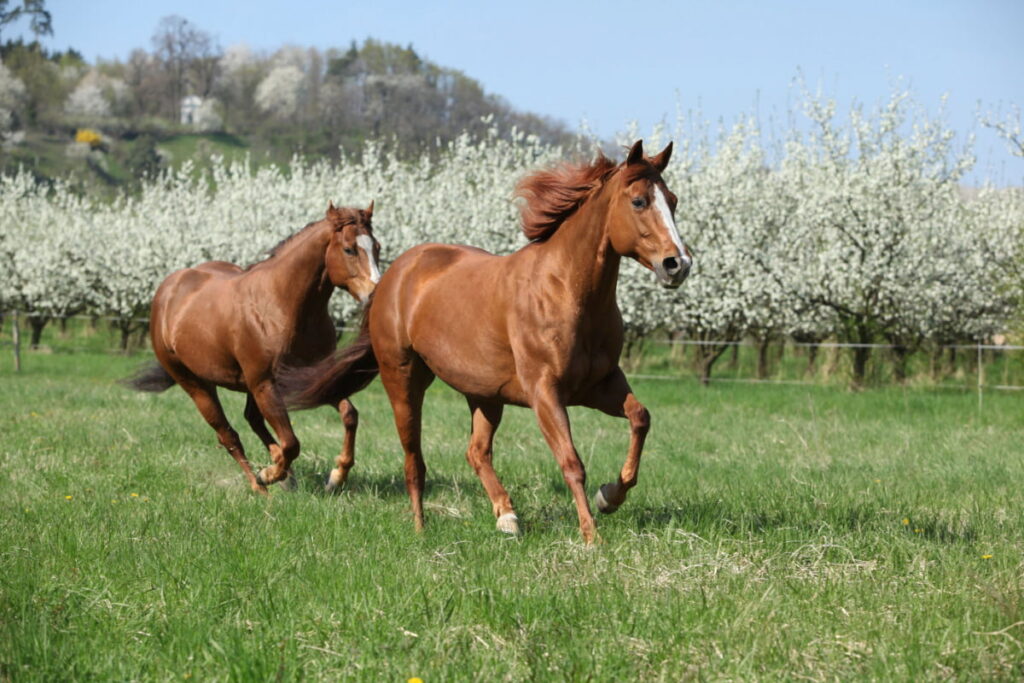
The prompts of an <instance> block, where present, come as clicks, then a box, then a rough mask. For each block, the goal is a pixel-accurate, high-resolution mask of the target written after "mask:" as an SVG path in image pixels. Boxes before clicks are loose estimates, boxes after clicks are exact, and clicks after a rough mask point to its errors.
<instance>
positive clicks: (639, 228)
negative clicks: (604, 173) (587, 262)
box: [608, 140, 693, 287]
mask: <svg viewBox="0 0 1024 683" xmlns="http://www.w3.org/2000/svg"><path fill="white" fill-rule="evenodd" d="M671 156H672V143H671V142H670V143H668V146H667V147H666V148H665V149H663V150H662V151H661V153H660V154H658V155H657V156H655V157H645V156H644V146H643V141H642V140H637V141H636V143H634V144H633V147H632V148H631V149H630V150H629V156H627V157H626V160H625V161H624V162H623V163H622V164H620V165H619V167H618V168H617V169H616V172H615V173H614V174H613V175H612V176H611V177H610V178H609V179H608V190H609V192H610V193H611V194H610V195H609V202H610V205H609V207H608V216H609V220H608V231H609V239H610V241H611V244H612V248H613V249H614V250H615V251H616V252H617V253H618V254H621V255H622V256H628V257H630V258H633V259H636V260H637V261H639V262H640V264H641V265H643V266H644V267H645V268H650V269H651V270H653V271H654V273H655V274H656V275H657V276H658V281H659V282H661V284H662V285H664V286H666V287H678V286H679V285H681V284H682V283H683V280H685V279H686V276H687V275H688V274H689V272H690V266H691V265H692V264H693V256H692V255H691V253H690V250H689V249H687V248H686V245H684V244H683V242H682V240H680V239H679V231H678V230H677V229H676V222H675V218H673V215H674V214H675V210H676V196H675V195H674V194H672V191H671V190H669V189H668V187H666V186H665V181H664V180H663V179H662V177H661V174H662V172H663V171H664V170H665V167H666V166H668V160H669V158H670V157H671Z"/></svg>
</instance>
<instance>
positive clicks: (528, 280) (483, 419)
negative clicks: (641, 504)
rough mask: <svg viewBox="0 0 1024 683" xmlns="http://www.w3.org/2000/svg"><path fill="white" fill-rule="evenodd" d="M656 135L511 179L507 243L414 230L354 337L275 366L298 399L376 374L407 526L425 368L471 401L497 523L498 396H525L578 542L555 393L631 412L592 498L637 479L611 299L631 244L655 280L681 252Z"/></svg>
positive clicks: (645, 418) (683, 267) (562, 403)
mask: <svg viewBox="0 0 1024 683" xmlns="http://www.w3.org/2000/svg"><path fill="white" fill-rule="evenodd" d="M671 154H672V145H671V144H669V146H668V147H666V148H665V149H664V150H663V151H662V152H661V153H660V154H658V155H657V156H655V157H653V158H649V157H645V156H644V153H643V145H642V142H641V141H637V142H636V143H635V144H634V145H633V147H632V148H631V149H630V151H629V155H628V157H627V159H626V161H625V162H624V163H622V164H615V163H614V162H612V161H610V160H609V159H607V158H605V157H604V156H603V155H599V156H598V158H597V160H596V161H595V162H594V163H592V164H589V165H568V164H565V165H562V166H558V167H555V168H553V169H551V170H546V171H540V172H537V173H534V174H533V175H530V176H527V177H526V178H524V179H523V180H522V181H521V182H520V183H519V186H518V188H517V194H518V195H519V196H520V197H522V198H523V199H524V200H525V202H524V203H523V204H522V205H521V215H522V227H523V231H524V232H525V234H526V236H527V237H528V238H529V239H530V240H532V241H531V243H530V244H528V245H526V246H525V247H523V248H522V249H520V250H519V251H517V252H515V253H513V254H510V255H508V256H495V255H493V254H489V253H487V252H485V251H482V250H480V249H474V248H472V247H465V246H451V245H441V244H424V245H420V246H417V247H414V248H413V249H410V250H409V251H407V252H405V253H404V254H402V255H401V256H400V257H399V258H398V259H397V260H396V261H395V262H394V264H392V266H391V267H390V268H389V269H388V271H387V272H386V273H385V274H384V276H383V277H382V278H381V281H380V283H379V284H378V286H377V289H376V291H375V292H374V297H373V300H372V302H371V305H370V306H369V307H368V309H367V310H366V313H365V318H364V321H363V327H362V331H361V333H360V335H359V337H358V339H357V340H356V341H355V342H354V343H353V344H352V345H351V346H349V347H348V348H346V349H345V350H343V351H342V352H341V353H340V354H339V355H338V356H336V357H335V358H333V359H328V360H325V361H323V362H322V363H319V364H317V365H315V366H310V367H307V368H302V369H299V370H296V371H295V372H293V373H290V374H289V375H288V376H287V377H285V378H282V382H283V385H284V387H285V392H286V395H288V396H289V397H290V399H289V400H290V401H291V402H293V403H294V404H295V405H298V406H300V407H311V406H314V405H320V404H322V403H324V402H326V401H329V400H336V399H337V398H338V397H339V396H345V395H349V394H350V393H352V392H353V391H356V390H358V389H360V388H362V387H363V386H365V385H366V384H367V383H368V382H369V381H370V380H371V379H372V378H373V377H374V376H375V375H376V374H377V372H379V373H380V376H381V379H382V381H383V382H384V388H385V389H386V391H387V393H388V397H389V398H390V399H391V406H392V409H393V410H394V417H395V425H396V427H397V428H398V435H399V438H400V439H401V442H402V447H403V449H404V451H405V481H406V487H407V489H408V491H409V496H410V498H411V501H412V510H413V515H414V519H415V525H416V529H417V530H419V529H422V527H423V500H422V498H423V483H424V476H425V473H426V468H425V466H424V464H423V456H422V453H421V448H420V421H421V408H422V404H423V395H424V392H425V391H426V389H427V386H428V385H429V384H430V383H431V381H433V379H434V377H435V376H437V377H440V378H441V379H442V380H443V381H444V382H446V383H447V384H449V385H451V386H452V387H454V388H455V389H456V390H458V391H460V392H462V393H463V394H464V395H465V396H466V400H467V401H468V403H469V409H470V412H471V414H472V424H473V427H472V435H471V437H470V442H469V449H468V451H467V453H466V458H467V460H469V463H470V465H471V466H472V467H473V469H474V470H475V471H476V473H477V475H478V476H479V477H480V480H481V482H482V483H483V486H484V489H485V490H486V492H487V495H488V497H489V498H490V499H491V504H492V506H493V510H494V515H495V516H496V517H497V526H498V529H500V530H501V531H505V532H508V533H518V532H519V520H518V517H517V516H516V514H515V510H514V509H513V507H512V502H511V500H510V499H509V495H508V493H507V492H506V491H505V488H504V487H503V486H502V485H501V482H499V481H498V478H497V476H496V475H495V473H494V469H493V467H492V465H491V458H492V443H493V437H494V432H495V430H496V429H497V428H498V425H499V423H500V421H501V416H502V411H503V408H504V406H505V405H506V404H512V405H519V406H528V407H530V408H532V409H533V411H534V412H535V413H536V416H537V421H538V423H539V424H540V429H541V432H542V433H543V435H544V438H545V440H546V441H547V443H548V445H549V446H550V448H551V451H552V452H553V454H554V456H555V459H556V460H557V461H558V464H559V465H560V466H561V469H562V475H563V477H564V478H565V482H566V484H567V485H568V486H569V489H570V490H571V491H572V495H573V497H574V498H575V501H576V509H577V513H578V514H579V524H580V532H581V533H582V535H583V539H584V540H585V541H586V542H587V543H591V542H593V540H594V538H595V534H596V529H595V526H594V518H593V516H592V515H591V512H590V506H589V505H588V502H587V497H586V492H585V490H584V486H585V483H586V474H585V472H584V469H583V464H582V463H581V462H580V458H579V455H578V454H577V452H576V448H575V447H574V446H573V442H572V435H571V433H570V429H569V417H568V414H567V413H566V406H568V405H584V406H590V407H592V408H597V409H598V410H601V411H603V412H605V413H608V414H609V415H613V416H618V417H625V418H626V419H628V420H629V424H630V429H631V434H632V436H631V440H630V445H629V452H628V456H627V459H626V463H625V465H624V466H623V468H622V471H621V473H620V474H619V478H618V481H617V482H614V483H610V484H605V485H604V486H602V487H601V488H600V490H599V492H598V493H597V495H596V498H595V503H596V505H597V507H598V509H599V510H601V511H602V512H605V513H610V512H613V511H614V510H615V509H616V508H618V506H619V505H621V504H622V503H623V502H624V501H625V499H626V494H627V492H628V491H629V489H630V488H632V487H633V486H634V485H635V484H636V481H637V471H638V467H639V464H640V452H641V449H642V448H643V444H644V439H645V438H646V436H647V430H648V428H649V425H650V416H649V414H648V411H647V409H646V408H644V406H643V405H641V404H640V402H639V401H637V399H636V397H635V396H634V395H633V391H632V390H631V389H630V387H629V383H628V382H627V381H626V377H625V375H624V374H623V372H622V369H621V368H620V367H619V364H618V360H619V354H620V353H621V351H622V342H623V328H622V315H621V313H620V312H619V308H618V305H617V304H616V301H615V288H616V283H617V280H618V275H619V263H620V261H621V259H622V257H623V256H626V257H629V258H633V259H636V260H637V261H639V262H640V263H641V264H642V265H644V266H645V267H647V268H649V269H651V270H653V271H654V273H655V274H656V276H657V278H658V280H659V281H660V282H661V283H662V284H663V285H665V286H667V287H677V286H679V285H680V284H681V283H682V282H683V280H684V279H685V278H686V276H687V274H688V272H689V270H690V266H691V263H692V257H691V255H690V252H689V250H688V249H687V248H686V247H685V246H683V244H682V242H681V241H680V239H679V235H678V232H677V230H676V226H675V221H674V219H673V212H674V210H675V204H676V198H675V195H673V194H672V193H671V192H670V191H669V189H668V188H667V187H666V186H665V182H664V181H663V180H662V177H661V173H662V171H664V169H665V167H666V165H667V164H668V161H669V157H670V156H671Z"/></svg>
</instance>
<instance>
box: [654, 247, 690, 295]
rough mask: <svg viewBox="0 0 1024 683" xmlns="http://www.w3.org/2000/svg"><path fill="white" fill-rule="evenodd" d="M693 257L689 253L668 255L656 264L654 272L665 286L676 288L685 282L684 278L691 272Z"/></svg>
mask: <svg viewBox="0 0 1024 683" xmlns="http://www.w3.org/2000/svg"><path fill="white" fill-rule="evenodd" d="M692 265H693V259H691V258H690V256H689V254H680V255H678V256H668V257H666V258H664V259H662V260H661V261H660V262H659V263H656V264H655V265H654V273H655V275H657V276H658V281H659V282H660V283H661V285H662V286H663V287H668V288H670V289H675V288H676V287H678V286H679V285H681V284H683V280H685V279H686V276H687V275H689V274H690V267H691V266H692Z"/></svg>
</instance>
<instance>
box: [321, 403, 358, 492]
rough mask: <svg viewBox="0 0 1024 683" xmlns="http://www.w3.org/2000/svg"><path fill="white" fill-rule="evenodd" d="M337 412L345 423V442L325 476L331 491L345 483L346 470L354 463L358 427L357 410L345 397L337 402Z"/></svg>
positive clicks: (328, 489) (328, 490) (346, 477)
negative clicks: (332, 466) (328, 473)
mask: <svg viewBox="0 0 1024 683" xmlns="http://www.w3.org/2000/svg"><path fill="white" fill-rule="evenodd" d="M338 413H339V414H340V415H341V423H342V424H343V425H345V443H344V444H343V445H342V447H341V454H340V455H338V460H337V462H336V463H335V465H336V467H335V468H334V469H333V470H331V474H330V476H329V477H328V478H327V486H326V490H327V492H328V493H330V492H333V491H335V490H337V489H339V488H341V486H342V485H343V484H344V483H345V480H346V479H348V471H349V470H350V469H352V466H353V465H355V464H356V429H357V428H358V427H359V411H358V410H356V407H355V406H354V405H352V402H351V401H349V400H348V399H347V398H346V399H344V400H342V402H341V403H339V404H338Z"/></svg>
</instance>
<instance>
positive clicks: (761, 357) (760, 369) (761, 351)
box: [757, 335, 771, 379]
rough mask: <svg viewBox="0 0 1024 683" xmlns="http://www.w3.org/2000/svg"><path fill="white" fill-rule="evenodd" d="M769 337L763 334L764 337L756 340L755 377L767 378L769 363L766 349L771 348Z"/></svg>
mask: <svg viewBox="0 0 1024 683" xmlns="http://www.w3.org/2000/svg"><path fill="white" fill-rule="evenodd" d="M770 345H771V337H770V336H768V335H765V336H764V337H762V338H760V339H758V340H757V378H758V379H767V378H768V366H769V365H770V362H769V359H768V351H769V350H770V348H771V346H770Z"/></svg>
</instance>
